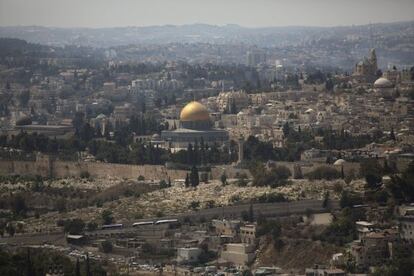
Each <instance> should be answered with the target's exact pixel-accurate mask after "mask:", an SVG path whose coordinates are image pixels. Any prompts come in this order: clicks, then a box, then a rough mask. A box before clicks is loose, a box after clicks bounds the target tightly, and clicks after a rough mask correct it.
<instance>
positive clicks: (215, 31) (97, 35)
mask: <svg viewBox="0 0 414 276" xmlns="http://www.w3.org/2000/svg"><path fill="white" fill-rule="evenodd" d="M0 37H10V38H19V39H24V40H26V41H28V42H32V43H39V44H44V45H55V46H63V45H81V46H92V47H111V46H120V45H128V44H168V43H212V44H238V43H244V44H254V45H257V46H260V47H273V46H286V45H295V44H303V43H309V42H311V41H315V40H320V39H340V40H343V39H344V38H346V39H347V40H349V39H352V40H354V41H358V40H361V41H363V42H366V43H367V42H370V43H373V44H374V43H383V41H384V39H385V40H391V41H393V40H395V38H399V39H400V38H402V37H404V43H405V42H406V41H407V40H408V41H409V42H410V43H412V42H414V21H410V22H400V23H384V24H373V25H362V26H344V27H300V26H298V27H268V28H246V27H241V26H238V25H225V26H215V25H207V24H191V25H181V26H176V25H164V26H148V27H117V28H97V29H90V28H52V27H39V26H16V27H0Z"/></svg>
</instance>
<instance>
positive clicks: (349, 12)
mask: <svg viewBox="0 0 414 276" xmlns="http://www.w3.org/2000/svg"><path fill="white" fill-rule="evenodd" d="M406 20H414V0H0V25H1V26H12V25H42V26H57V27H115V26H146V25H164V24H178V25H181V24H191V23H208V24H216V25H223V24H239V25H243V26H250V27H258V26H286V25H312V26H332V25H352V24H367V23H370V22H371V23H376V22H393V21H406Z"/></svg>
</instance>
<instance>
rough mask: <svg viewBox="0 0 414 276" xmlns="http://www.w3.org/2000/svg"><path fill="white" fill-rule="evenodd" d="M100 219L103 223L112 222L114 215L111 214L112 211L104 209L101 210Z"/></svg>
mask: <svg viewBox="0 0 414 276" xmlns="http://www.w3.org/2000/svg"><path fill="white" fill-rule="evenodd" d="M101 217H102V220H103V224H112V223H113V222H114V217H113V215H112V212H111V211H110V210H104V211H103V212H102V215H101Z"/></svg>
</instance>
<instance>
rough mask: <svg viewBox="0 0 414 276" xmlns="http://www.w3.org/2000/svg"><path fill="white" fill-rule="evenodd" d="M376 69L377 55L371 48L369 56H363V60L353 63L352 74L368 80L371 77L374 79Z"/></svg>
mask: <svg viewBox="0 0 414 276" xmlns="http://www.w3.org/2000/svg"><path fill="white" fill-rule="evenodd" d="M377 70H378V64H377V55H376V53H375V49H371V52H370V57H369V58H367V57H364V59H363V60H361V61H360V62H358V63H357V64H356V65H355V69H354V73H353V75H354V76H359V77H362V78H365V80H366V81H367V82H369V80H372V79H373V78H374V79H375V76H376V73H377Z"/></svg>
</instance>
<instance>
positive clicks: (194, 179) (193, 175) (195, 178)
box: [190, 166, 200, 187]
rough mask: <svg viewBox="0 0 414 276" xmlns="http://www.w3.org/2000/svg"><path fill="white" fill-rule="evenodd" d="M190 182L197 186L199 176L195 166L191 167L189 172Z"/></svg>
mask: <svg viewBox="0 0 414 276" xmlns="http://www.w3.org/2000/svg"><path fill="white" fill-rule="evenodd" d="M190 183H191V186H192V187H197V186H198V184H200V178H199V176H198V169H197V167H196V166H193V167H192V168H191V172H190Z"/></svg>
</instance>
